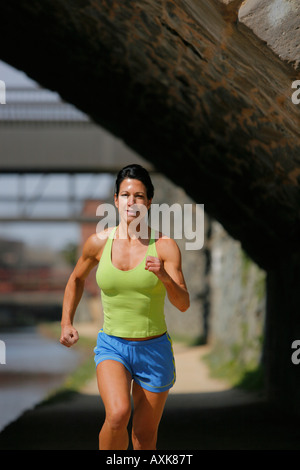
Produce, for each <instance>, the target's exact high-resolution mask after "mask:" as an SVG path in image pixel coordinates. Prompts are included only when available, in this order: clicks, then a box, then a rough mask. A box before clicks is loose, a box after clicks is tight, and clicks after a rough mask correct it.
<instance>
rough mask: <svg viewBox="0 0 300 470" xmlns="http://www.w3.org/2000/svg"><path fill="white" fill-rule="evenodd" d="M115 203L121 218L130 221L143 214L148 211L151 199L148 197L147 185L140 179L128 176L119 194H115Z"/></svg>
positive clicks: (121, 185)
mask: <svg viewBox="0 0 300 470" xmlns="http://www.w3.org/2000/svg"><path fill="white" fill-rule="evenodd" d="M115 205H116V207H117V209H118V211H119V214H120V218H121V219H122V220H124V221H126V222H127V223H130V222H131V221H132V220H135V219H136V218H137V217H138V216H139V215H140V214H141V215H142V216H143V215H145V214H146V213H147V210H148V209H149V207H150V205H151V199H148V198H147V190H146V187H145V185H144V184H143V183H142V182H141V181H140V180H136V179H131V178H126V179H124V180H123V181H122V183H121V184H120V188H119V194H118V196H117V195H116V194H115ZM139 206H140V210H138V209H139Z"/></svg>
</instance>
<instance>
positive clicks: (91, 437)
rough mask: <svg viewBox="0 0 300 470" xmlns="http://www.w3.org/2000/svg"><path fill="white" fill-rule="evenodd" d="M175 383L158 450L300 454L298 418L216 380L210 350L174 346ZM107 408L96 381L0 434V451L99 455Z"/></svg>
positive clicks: (39, 410) (20, 420)
mask: <svg viewBox="0 0 300 470" xmlns="http://www.w3.org/2000/svg"><path fill="white" fill-rule="evenodd" d="M174 353H175V358H176V367H177V382H176V385H175V386H174V388H173V389H172V390H171V392H170V395H169V397H168V400H167V403H166V407H165V411H164V415H163V418H162V421H161V424H160V429H159V437H158V449H160V450H164V449H165V450H181V451H182V450H192V451H201V450H222V449H226V450H239V449H242V450H247V449H250V450H270V449H271V450H273V449H281V450H288V449H292V450H299V449H300V428H299V426H298V421H297V419H295V418H294V417H291V416H289V415H286V414H284V413H278V411H276V410H274V409H272V408H270V407H269V406H268V405H267V404H265V403H264V401H263V400H262V399H261V397H259V396H257V395H253V394H249V393H245V392H242V391H238V390H232V389H230V387H229V386H228V384H227V383H226V382H224V381H220V380H215V379H212V378H211V377H210V376H209V373H208V370H207V368H206V366H205V364H204V362H203V361H202V360H201V356H202V355H203V354H206V353H207V348H206V347H195V348H188V347H185V346H183V345H182V344H174ZM103 420H104V408H103V405H102V402H101V399H100V397H99V394H98V390H97V385H96V381H95V379H94V380H92V381H91V382H89V383H88V384H87V385H86V386H85V387H84V388H83V389H82V390H81V393H76V394H74V395H73V396H72V397H70V396H68V397H64V396H61V397H60V399H59V400H58V401H56V402H55V403H47V404H44V405H41V406H38V407H36V408H35V409H33V410H29V411H27V412H26V413H24V415H23V416H22V417H21V418H19V419H18V420H17V421H16V422H14V423H12V424H11V425H9V426H8V427H7V428H6V429H5V430H4V431H3V432H2V433H0V450H73V449H74V450H97V449H98V433H99V430H100V428H101V425H102V423H103Z"/></svg>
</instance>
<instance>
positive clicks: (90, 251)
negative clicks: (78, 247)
mask: <svg viewBox="0 0 300 470" xmlns="http://www.w3.org/2000/svg"><path fill="white" fill-rule="evenodd" d="M115 228H116V227H107V228H106V229H103V230H101V232H96V233H93V234H92V235H90V236H89V237H88V239H87V240H86V242H85V244H84V247H83V252H84V254H85V255H86V256H88V257H99V256H100V255H101V253H102V251H103V248H104V246H105V243H106V241H107V239H108V237H109V235H110V233H111V232H112V231H113V230H114V229H115Z"/></svg>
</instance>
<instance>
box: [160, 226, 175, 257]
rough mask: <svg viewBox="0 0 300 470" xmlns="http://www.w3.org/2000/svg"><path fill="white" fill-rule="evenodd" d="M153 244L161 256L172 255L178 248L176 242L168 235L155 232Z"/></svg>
mask: <svg viewBox="0 0 300 470" xmlns="http://www.w3.org/2000/svg"><path fill="white" fill-rule="evenodd" d="M154 238H155V244H156V249H157V254H158V255H163V254H164V253H172V252H173V253H174V251H176V252H178V251H179V247H178V245H177V242H176V241H175V240H174V238H171V237H169V236H168V235H166V234H164V233H162V232H159V231H158V230H155V233H154Z"/></svg>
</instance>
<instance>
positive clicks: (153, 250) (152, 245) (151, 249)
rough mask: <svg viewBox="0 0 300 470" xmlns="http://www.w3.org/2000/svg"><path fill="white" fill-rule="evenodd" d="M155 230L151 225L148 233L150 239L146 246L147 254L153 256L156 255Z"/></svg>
mask: <svg viewBox="0 0 300 470" xmlns="http://www.w3.org/2000/svg"><path fill="white" fill-rule="evenodd" d="M155 234H156V231H155V229H154V228H152V227H151V235H150V241H149V247H148V252H147V253H148V255H150V256H155V257H157V251H156V244H155V241H156V238H155Z"/></svg>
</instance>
